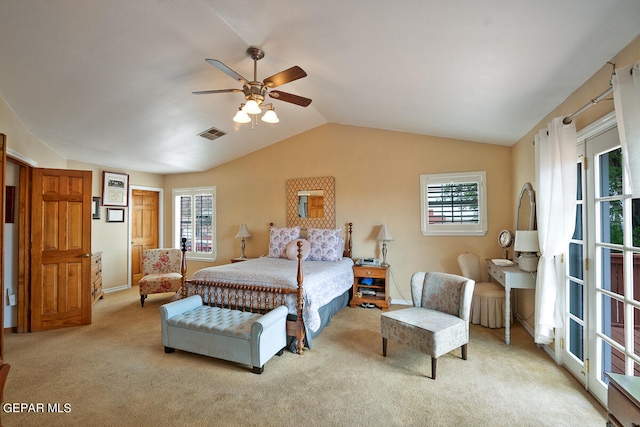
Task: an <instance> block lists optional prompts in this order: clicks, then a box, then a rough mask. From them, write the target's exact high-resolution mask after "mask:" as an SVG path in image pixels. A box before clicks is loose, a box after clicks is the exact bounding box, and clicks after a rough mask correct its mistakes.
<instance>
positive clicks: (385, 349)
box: [382, 338, 387, 357]
mask: <svg viewBox="0 0 640 427" xmlns="http://www.w3.org/2000/svg"><path fill="white" fill-rule="evenodd" d="M382 355H383V356H384V357H387V339H386V338H382Z"/></svg>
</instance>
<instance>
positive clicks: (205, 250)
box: [173, 187, 217, 261]
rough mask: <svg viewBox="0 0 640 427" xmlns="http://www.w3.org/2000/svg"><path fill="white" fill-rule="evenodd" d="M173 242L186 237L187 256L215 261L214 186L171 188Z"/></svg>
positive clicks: (177, 243) (176, 243)
mask: <svg viewBox="0 0 640 427" xmlns="http://www.w3.org/2000/svg"><path fill="white" fill-rule="evenodd" d="M173 211H174V215H173V218H174V227H173V241H174V246H175V247H178V248H179V247H180V244H181V243H180V242H181V239H182V238H185V239H187V241H186V249H187V259H204V260H208V261H215V260H216V252H217V251H216V235H215V230H216V226H215V225H216V187H205V188H180V189H174V190H173Z"/></svg>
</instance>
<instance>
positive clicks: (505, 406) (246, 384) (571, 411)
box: [2, 287, 605, 427]
mask: <svg viewBox="0 0 640 427" xmlns="http://www.w3.org/2000/svg"><path fill="white" fill-rule="evenodd" d="M170 299H171V295H170V294H164V295H152V296H150V297H149V298H148V299H147V301H146V302H145V307H144V308H142V307H140V302H139V295H138V289H137V287H134V288H132V289H130V290H127V291H120V292H116V293H111V294H107V295H106V296H105V298H104V299H103V300H101V301H98V302H97V303H96V305H95V307H94V311H93V324H92V325H90V326H84V327H74V328H67V329H60V330H56V331H48V332H36V333H31V334H19V335H18V334H7V336H6V338H5V339H6V341H5V344H6V354H5V356H6V361H7V362H8V363H10V364H11V365H12V368H11V372H10V374H9V378H8V380H7V383H6V386H5V390H4V402H5V405H6V404H7V403H33V404H36V403H43V404H44V405H45V408H46V405H47V404H54V403H59V404H60V409H61V410H64V404H68V407H69V408H70V411H68V412H66V413H65V412H60V413H47V412H44V413H33V412H21V413H6V412H5V411H3V413H2V422H3V425H4V426H10V427H11V426H31V425H34V426H44V425H46V426H116V425H117V426H129V425H131V426H173V425H176V426H177V425H179V426H191V425H193V426H215V425H224V426H293V425H311V426H316V425H322V426H346V425H349V426H354V425H355V426H395V425H413V426H449V425H451V426H454V425H455V426H514V425H518V426H548V425H554V426H603V425H604V424H605V410H604V409H603V408H602V407H601V406H600V405H599V404H598V403H597V402H596V401H595V400H594V399H593V398H592V397H591V396H590V395H589V394H588V393H587V392H585V391H584V389H583V387H582V386H581V385H580V384H579V383H578V381H577V380H575V378H573V377H572V376H571V375H570V374H569V373H568V372H567V371H566V370H565V369H564V368H562V367H559V366H557V365H556V364H555V363H554V362H553V361H551V360H550V358H549V357H548V356H547V355H546V353H545V352H544V351H543V350H541V349H538V348H536V346H535V345H534V343H533V339H532V338H531V336H529V334H528V333H527V332H526V331H525V330H524V329H523V328H522V326H520V325H519V324H518V323H516V324H515V325H514V326H513V328H512V344H511V346H506V345H505V344H504V329H497V330H491V329H487V328H484V327H481V326H474V325H472V327H471V341H470V344H469V360H467V361H464V360H462V359H460V351H459V350H456V351H454V352H452V353H450V354H448V355H446V356H443V357H441V358H440V359H439V360H438V379H437V380H435V381H434V380H431V379H430V378H429V377H428V376H429V375H430V359H429V357H428V356H426V355H424V354H421V353H419V352H416V351H413V350H411V349H408V348H404V347H400V346H399V345H397V344H394V343H392V342H389V347H388V353H387V357H386V358H385V357H383V356H382V343H381V341H382V340H381V338H380V334H379V329H380V313H381V312H380V311H379V310H378V309H365V308H359V307H358V308H349V307H347V308H345V309H343V310H342V311H340V312H339V313H338V314H337V315H336V317H334V319H333V320H332V322H331V325H330V326H329V327H328V328H326V329H325V330H324V331H323V332H322V334H321V335H320V336H319V337H317V338H316V339H315V340H314V349H313V350H312V351H308V350H307V351H305V353H304V354H303V355H302V356H298V355H295V354H292V353H288V352H285V354H284V355H283V356H281V357H277V356H276V357H274V358H273V359H271V360H270V361H269V362H268V363H267V364H266V365H265V371H264V373H263V374H262V375H256V374H253V373H251V371H250V368H249V367H246V366H242V365H237V364H234V363H230V362H225V361H220V360H216V359H212V358H208V357H204V356H199V355H195V354H190V353H186V352H182V351H176V352H175V353H172V354H165V353H164V350H163V347H162V344H161V340H160V320H159V319H160V317H159V313H158V308H159V307H160V305H161V304H163V303H166V302H168V301H170ZM394 308H401V307H394Z"/></svg>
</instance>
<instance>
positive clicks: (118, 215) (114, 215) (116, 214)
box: [107, 208, 124, 222]
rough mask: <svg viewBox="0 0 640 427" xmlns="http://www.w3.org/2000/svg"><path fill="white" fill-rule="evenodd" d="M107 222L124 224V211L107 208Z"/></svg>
mask: <svg viewBox="0 0 640 427" xmlns="http://www.w3.org/2000/svg"><path fill="white" fill-rule="evenodd" d="M107 222H124V209H114V208H107Z"/></svg>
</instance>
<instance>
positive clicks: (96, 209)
mask: <svg viewBox="0 0 640 427" xmlns="http://www.w3.org/2000/svg"><path fill="white" fill-rule="evenodd" d="M91 217H92V218H93V219H100V197H94V198H93V202H92V204H91Z"/></svg>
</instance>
